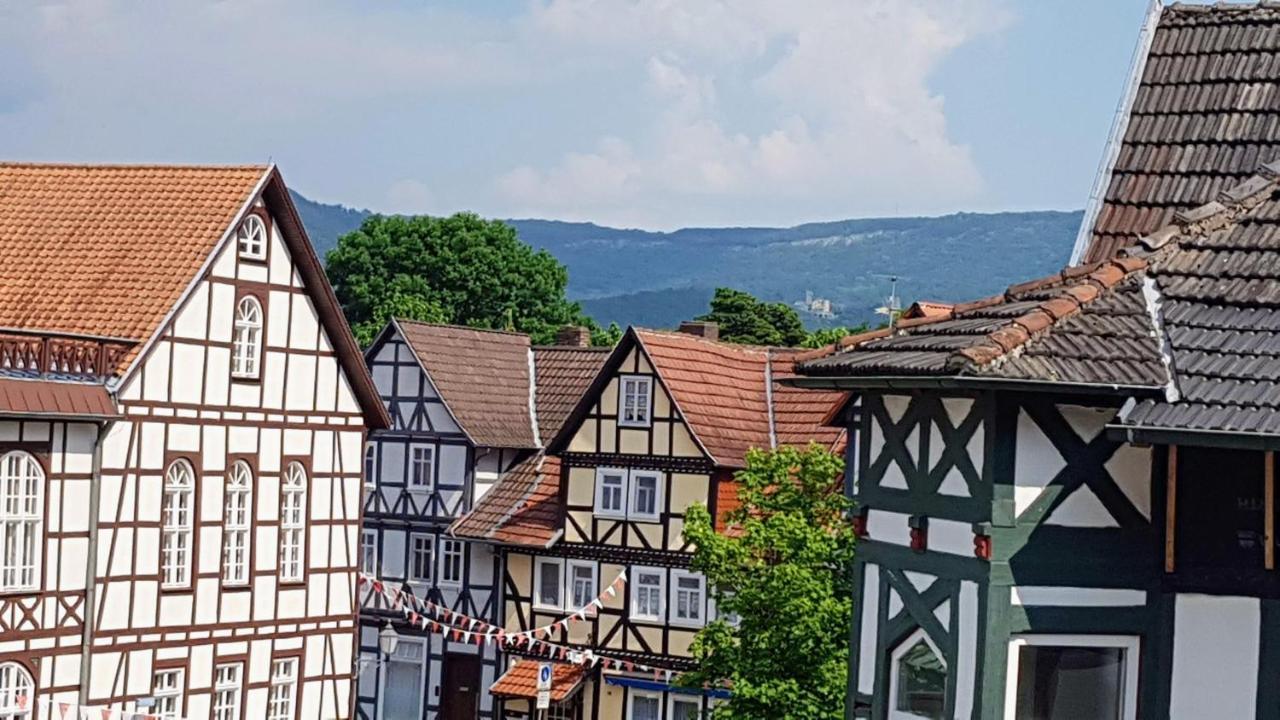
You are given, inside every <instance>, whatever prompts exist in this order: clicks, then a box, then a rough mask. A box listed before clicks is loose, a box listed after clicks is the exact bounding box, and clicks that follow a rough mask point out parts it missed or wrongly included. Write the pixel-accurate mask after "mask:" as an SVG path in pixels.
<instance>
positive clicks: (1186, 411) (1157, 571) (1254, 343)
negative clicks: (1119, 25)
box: [798, 3, 1280, 720]
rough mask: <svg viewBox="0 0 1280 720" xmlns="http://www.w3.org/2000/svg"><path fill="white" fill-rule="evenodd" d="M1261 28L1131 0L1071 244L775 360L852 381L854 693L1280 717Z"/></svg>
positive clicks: (861, 699)
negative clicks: (1122, 51)
mask: <svg viewBox="0 0 1280 720" xmlns="http://www.w3.org/2000/svg"><path fill="white" fill-rule="evenodd" d="M1278 30H1280V11H1278V10H1277V8H1276V7H1275V6H1274V5H1272V4H1270V3H1261V4H1246V3H1217V4H1215V5H1211V6H1210V5H1186V4H1175V5H1170V6H1167V7H1166V6H1164V5H1163V4H1161V3H1153V6H1152V12H1151V14H1150V16H1149V17H1148V20H1147V24H1146V25H1145V26H1144V28H1143V33H1142V39H1141V41H1140V48H1139V53H1138V56H1137V57H1138V59H1137V63H1136V67H1135V71H1134V76H1133V81H1132V83H1131V85H1130V87H1129V88H1128V90H1127V92H1126V97H1125V99H1124V101H1123V103H1122V107H1121V112H1120V113H1119V115H1118V117H1117V124H1116V128H1115V129H1114V131H1113V135H1112V139H1111V143H1110V144H1109V147H1108V151H1107V154H1106V157H1105V158H1104V163H1103V171H1102V174H1101V176H1100V177H1099V180H1098V182H1097V184H1096V185H1095V189H1094V196H1093V198H1092V199H1091V202H1090V207H1089V209H1088V211H1087V213H1086V220H1085V224H1084V226H1083V227H1082V228H1081V234H1080V240H1079V242H1078V245H1077V248H1076V253H1075V256H1076V257H1077V258H1084V260H1085V263H1084V264H1081V265H1076V266H1073V267H1070V268H1068V269H1066V270H1064V271H1063V272H1062V273H1061V274H1059V275H1056V276H1053V277H1049V278H1045V279H1042V280H1038V281H1032V282H1028V283H1023V284H1020V285H1015V286H1013V287H1010V288H1008V290H1007V291H1006V292H1004V293H1002V294H1000V295H997V296H995V297H991V298H987V299H984V300H980V301H977V302H971V303H963V304H960V305H956V306H954V307H953V308H952V309H951V311H950V312H948V313H946V314H945V315H943V316H941V317H940V318H923V319H920V320H914V321H907V322H903V323H901V324H900V325H899V327H898V328H896V329H894V330H893V331H882V332H879V333H872V334H867V335H862V336H858V337H853V338H847V339H846V340H844V341H843V342H841V343H839V344H838V346H837V347H835V348H832V349H830V350H828V351H826V352H825V353H824V357H821V358H816V359H812V360H810V361H808V362H807V363H805V364H803V365H802V367H801V373H802V374H803V375H804V376H805V377H804V379H803V380H800V381H798V382H800V383H801V384H803V385H805V386H809V387H815V388H821V389H826V390H829V389H832V388H838V389H846V390H850V391H852V392H854V393H855V399H854V400H852V401H851V402H850V404H849V405H848V407H847V408H846V411H845V415H844V417H845V423H846V427H848V428H849V429H850V431H851V432H854V433H856V434H857V440H856V442H855V443H853V444H852V445H853V447H856V451H855V450H851V462H850V463H849V473H850V475H849V480H850V481H851V482H849V483H848V486H849V488H850V489H851V490H852V491H853V492H854V493H855V498H856V499H857V501H858V503H859V505H860V508H861V510H860V515H859V517H858V518H857V520H856V522H857V528H858V530H859V531H860V534H861V535H862V536H863V538H862V541H861V543H860V544H859V548H858V560H857V569H856V576H855V578H856V580H857V583H858V587H859V588H860V590H859V595H858V597H857V598H856V600H855V606H856V607H858V608H859V611H858V612H857V615H856V618H855V628H854V632H853V648H852V650H853V652H852V656H853V666H852V672H851V676H850V699H851V702H850V708H851V710H852V711H855V712H856V713H857V715H858V716H866V717H873V718H919V717H925V718H942V717H946V718H966V719H967V718H1022V717H1036V718H1077V717H1090V718H1108V719H1112V718H1114V719H1117V720H1132V719H1133V718H1138V717H1141V718H1170V717H1171V718H1199V717H1207V716H1219V717H1232V718H1276V717H1280V697H1277V686H1276V683H1275V677H1276V673H1277V671H1278V670H1280V665H1278V661H1277V658H1280V623H1278V617H1280V616H1278V615H1277V613H1276V607H1277V606H1276V603H1277V600H1278V599H1280V575H1277V571H1276V563H1275V551H1276V536H1275V523H1274V516H1275V512H1276V507H1275V506H1276V496H1275V488H1274V484H1275V477H1274V452H1275V450H1276V449H1277V447H1280V415H1278V414H1277V403H1276V397H1277V393H1276V387H1275V384H1274V382H1275V379H1276V378H1277V377H1280V365H1278V364H1277V357H1278V355H1277V348H1280V335H1277V331H1278V330H1280V325H1277V323H1276V317H1277V313H1278V312H1280V302H1278V301H1277V289H1278V288H1280V271H1277V268H1278V267H1280V243H1278V242H1277V240H1276V238H1277V237H1280V233H1277V226H1276V219H1277V218H1280V180H1278V178H1280V166H1277V165H1276V164H1275V161H1276V160H1277V159H1278V158H1280V144H1278V143H1280V135H1277V133H1276V130H1275V126H1274V123H1273V119H1274V117H1275V108H1276V104H1275V101H1274V99H1275V98H1276V97H1280V73H1277V72H1276V70H1275V67H1274V65H1273V63H1272V62H1271V59H1272V58H1274V57H1275V56H1276V53H1277V52H1278V51H1280V44H1278V42H1277V38H1280V35H1278V34H1277V31H1278ZM1259 163H1272V164H1267V165H1261V166H1259Z"/></svg>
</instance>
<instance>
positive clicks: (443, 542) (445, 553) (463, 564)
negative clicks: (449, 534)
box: [436, 537, 467, 587]
mask: <svg viewBox="0 0 1280 720" xmlns="http://www.w3.org/2000/svg"><path fill="white" fill-rule="evenodd" d="M450 548H457V552H456V553H454V552H450ZM436 555H439V556H440V557H439V558H438V560H437V562H439V565H437V566H436V584H437V585H439V586H441V587H461V586H462V578H463V577H464V576H465V575H466V574H467V544H466V543H465V542H463V541H461V540H455V539H454V538H443V537H442V538H440V542H439V543H438V544H437V545H436ZM452 556H456V557H457V558H458V577H456V578H453V577H449V573H447V572H445V568H447V567H448V566H449V558H450V557H452Z"/></svg>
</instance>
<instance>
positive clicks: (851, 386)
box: [778, 375, 1164, 397]
mask: <svg viewBox="0 0 1280 720" xmlns="http://www.w3.org/2000/svg"><path fill="white" fill-rule="evenodd" d="M778 382H780V383H783V384H784V385H790V386H792V387H798V388H807V389H811V390H939V389H953V390H1021V391H1026V392H1064V393H1090V394H1096V393H1100V392H1101V393H1107V394H1121V395H1152V396H1160V397H1163V394H1164V387H1163V386H1151V385H1123V384H1117V383H1062V382H1049V381H1039V380H1017V379H1013V378H996V377H989V378H988V377H983V378H978V377H970V376H965V375H956V376H949V377H939V376H936V375H933V376H916V375H883V376H879V377H856V376H830V377H825V376H812V375H810V376H802V377H790V378H783V379H781V380H779V381H778Z"/></svg>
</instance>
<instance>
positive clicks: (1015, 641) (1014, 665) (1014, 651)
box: [939, 634, 1142, 720]
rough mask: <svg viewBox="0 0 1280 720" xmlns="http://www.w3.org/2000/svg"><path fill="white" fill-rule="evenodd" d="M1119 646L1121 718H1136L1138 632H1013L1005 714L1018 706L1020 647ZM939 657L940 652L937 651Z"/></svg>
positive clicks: (1139, 642)
mask: <svg viewBox="0 0 1280 720" xmlns="http://www.w3.org/2000/svg"><path fill="white" fill-rule="evenodd" d="M1027 645H1029V646H1038V645H1049V646H1056V647H1086V648H1120V649H1121V650H1123V651H1124V684H1123V685H1122V686H1121V687H1120V693H1121V698H1122V700H1123V703H1124V707H1123V708H1122V709H1121V718H1122V719H1123V720H1136V719H1137V717H1138V665H1139V664H1140V660H1141V658H1140V657H1139V652H1140V651H1141V648H1142V642H1141V639H1140V638H1139V637H1138V636H1137V635H1030V634H1029V635H1014V636H1013V637H1012V638H1010V639H1009V670H1008V672H1009V675H1007V676H1005V690H1004V698H1005V700H1004V702H1005V705H1004V707H1005V717H1010V718H1011V717H1014V712H1016V711H1017V709H1018V656H1019V655H1020V654H1021V653H1020V652H1019V651H1020V650H1021V649H1022V647H1023V646H1027ZM939 657H941V654H939Z"/></svg>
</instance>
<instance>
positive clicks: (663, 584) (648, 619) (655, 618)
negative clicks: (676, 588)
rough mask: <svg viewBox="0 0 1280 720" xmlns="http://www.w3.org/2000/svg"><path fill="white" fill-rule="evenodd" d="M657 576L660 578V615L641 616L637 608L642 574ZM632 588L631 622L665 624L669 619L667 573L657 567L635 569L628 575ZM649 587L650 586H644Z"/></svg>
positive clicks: (658, 595)
mask: <svg viewBox="0 0 1280 720" xmlns="http://www.w3.org/2000/svg"><path fill="white" fill-rule="evenodd" d="M642 573H643V574H656V575H657V576H658V594H657V597H658V613H657V614H656V615H641V614H640V613H639V612H638V611H637V608H638V607H639V606H640V602H639V600H640V589H641V587H642V585H641V583H640V575H641V574H642ZM627 578H628V580H629V582H628V583H627V584H628V585H629V586H630V587H631V610H630V613H629V616H630V618H631V620H633V621H637V622H644V623H663V622H666V618H667V571H666V570H665V569H664V568H656V567H633V568H631V570H630V572H628V573H627ZM643 587H646V588H647V587H649V586H643Z"/></svg>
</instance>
